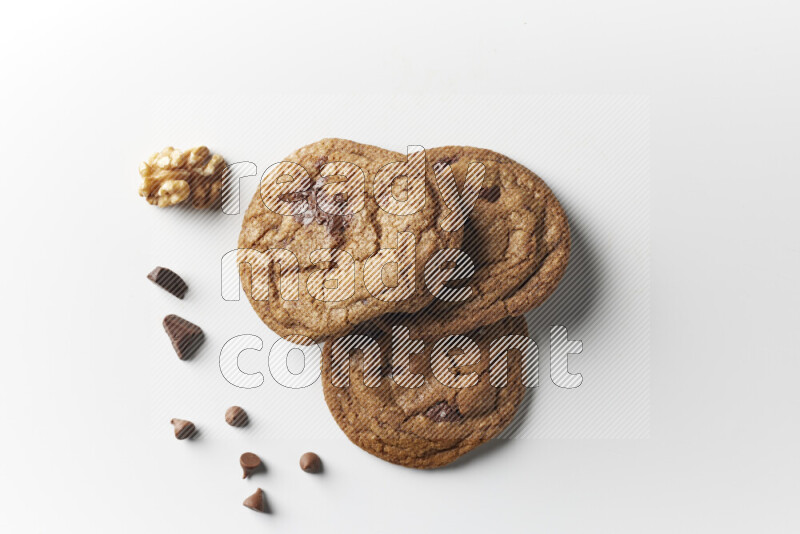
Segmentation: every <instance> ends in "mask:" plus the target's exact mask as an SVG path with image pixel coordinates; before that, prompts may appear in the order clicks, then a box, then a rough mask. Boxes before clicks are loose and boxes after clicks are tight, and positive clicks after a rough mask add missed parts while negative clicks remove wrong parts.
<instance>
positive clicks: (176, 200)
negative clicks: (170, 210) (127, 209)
mask: <svg viewBox="0 0 800 534" xmlns="http://www.w3.org/2000/svg"><path fill="white" fill-rule="evenodd" d="M226 168H227V165H226V164H225V160H224V159H222V156H220V155H218V154H214V155H212V154H211V151H209V150H208V148H207V147H204V146H199V147H196V148H192V149H189V150H186V151H180V150H177V149H175V148H172V147H171V146H170V147H167V148H165V149H164V150H162V151H161V152H156V153H155V154H153V155H152V156H150V159H148V160H147V161H144V162H142V164H141V165H140V166H139V175H141V177H142V185H141V186H140V187H139V195H140V196H143V197H145V199H146V200H147V202H149V203H150V204H155V205H156V206H158V207H159V208H165V207H167V206H172V205H174V204H180V203H181V202H183V201H185V200H187V199H190V202H191V203H192V206H194V207H195V208H197V209H202V208H212V207H214V206H216V204H217V203H218V202H219V197H220V191H221V190H222V181H223V178H224V174H225V169H226Z"/></svg>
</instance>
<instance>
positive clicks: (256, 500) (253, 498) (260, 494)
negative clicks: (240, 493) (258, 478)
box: [242, 488, 269, 513]
mask: <svg viewBox="0 0 800 534" xmlns="http://www.w3.org/2000/svg"><path fill="white" fill-rule="evenodd" d="M242 504H243V505H245V506H246V507H248V508H250V509H251V510H255V511H256V512H263V513H266V512H268V511H269V507H268V506H267V500H266V499H265V498H264V490H262V489H261V488H258V489H257V490H256V492H255V493H253V494H252V495H250V496H249V497H248V498H246V499H245V500H244V502H242Z"/></svg>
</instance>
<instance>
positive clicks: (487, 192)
mask: <svg viewBox="0 0 800 534" xmlns="http://www.w3.org/2000/svg"><path fill="white" fill-rule="evenodd" d="M478 196H480V197H481V198H482V199H484V200H488V201H489V202H492V203H494V202H497V201H498V200H499V199H500V186H498V185H493V186H492V187H490V188H488V189H487V188H485V187H484V188H483V189H481V192H480V193H479V195H478Z"/></svg>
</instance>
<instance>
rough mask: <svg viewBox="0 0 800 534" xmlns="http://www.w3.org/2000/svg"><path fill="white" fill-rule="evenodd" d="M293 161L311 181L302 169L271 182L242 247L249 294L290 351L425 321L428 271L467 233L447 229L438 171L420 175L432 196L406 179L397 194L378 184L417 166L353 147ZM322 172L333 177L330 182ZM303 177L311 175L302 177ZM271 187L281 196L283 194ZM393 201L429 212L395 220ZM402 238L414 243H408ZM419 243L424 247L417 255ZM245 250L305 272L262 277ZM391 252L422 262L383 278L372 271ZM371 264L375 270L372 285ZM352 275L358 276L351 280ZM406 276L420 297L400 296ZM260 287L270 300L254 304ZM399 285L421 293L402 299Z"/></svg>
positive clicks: (288, 168) (272, 268) (282, 170)
mask: <svg viewBox="0 0 800 534" xmlns="http://www.w3.org/2000/svg"><path fill="white" fill-rule="evenodd" d="M283 161H284V162H293V163H295V164H299V165H300V166H302V169H304V171H302V169H301V170H300V171H298V169H299V167H297V166H296V165H292V164H285V163H280V164H277V165H276V167H274V168H273V170H272V171H269V170H268V171H267V172H266V173H265V174H266V176H265V179H264V180H262V183H261V187H260V188H259V191H257V192H256V194H255V196H254V197H253V199H252V201H251V202H250V206H249V207H248V209H247V211H246V212H245V214H244V220H243V222H242V229H241V233H240V235H239V243H238V247H239V249H240V253H239V260H240V274H241V279H242V287H243V289H244V291H245V293H246V294H247V296H248V298H249V300H250V303H251V305H252V306H253V309H254V310H255V311H256V313H257V314H258V316H259V317H260V318H261V319H262V320H263V321H264V323H266V324H267V326H269V327H270V328H271V329H272V330H273V331H274V332H276V333H277V334H278V335H280V336H282V337H284V338H286V339H288V340H290V341H294V342H297V343H301V344H308V343H310V342H311V341H317V342H319V341H323V340H325V339H327V338H329V337H332V336H336V335H340V334H343V333H345V332H347V331H348V330H350V329H351V328H352V327H353V326H354V325H356V324H358V323H361V322H364V321H367V320H370V319H372V318H374V317H377V316H379V315H382V314H386V313H391V312H415V311H417V310H419V309H420V308H422V307H423V306H425V305H427V304H429V303H430V302H431V300H432V299H433V296H432V295H431V294H430V293H429V292H428V291H426V290H425V287H424V281H423V276H424V266H425V264H426V262H427V261H428V259H429V258H430V257H431V256H432V255H433V254H434V253H435V252H436V251H438V250H439V249H442V248H450V247H458V246H459V245H460V243H461V238H462V234H463V231H462V230H456V231H446V230H444V229H443V228H442V224H441V222H442V220H443V218H444V217H445V216H446V212H445V210H444V209H443V204H442V202H441V199H440V196H439V195H438V193H437V192H436V190H435V189H434V188H433V187H432V184H433V181H432V176H430V174H431V172H432V171H431V168H430V167H429V166H428V167H427V168H426V167H423V166H422V164H421V163H420V164H419V166H418V167H417V168H418V169H419V170H420V171H424V172H425V173H426V180H425V184H424V189H421V188H419V186H417V187H416V188H415V187H411V186H410V182H411V180H409V179H408V178H407V177H406V178H402V177H401V176H400V175H398V178H397V179H395V180H394V181H393V182H392V183H391V185H390V186H389V187H378V186H377V183H376V180H375V177H376V174H377V173H378V172H379V171H380V170H381V169H382V168H383V167H384V166H386V165H387V164H390V163H394V162H401V164H402V163H406V162H407V161H410V160H409V158H408V157H407V156H406V155H405V154H401V153H398V152H392V151H389V150H384V149H382V148H378V147H374V146H369V145H363V144H360V143H355V142H353V141H347V140H344V139H323V140H322V141H318V142H316V143H313V144H310V145H308V146H305V147H303V148H301V149H299V150H297V151H296V152H294V153H293V154H291V155H289V156H288V157H287V158H285V159H284V160H283ZM342 162H344V163H342ZM347 164H352V165H349V166H348V165H347ZM278 165H279V166H278ZM353 165H355V166H357V167H353ZM354 168H355V169H356V170H355V171H354V170H353V169H354ZM393 168H394V167H393ZM276 169H277V170H276ZM323 169H325V170H324V171H323ZM358 169H360V170H358ZM321 171H323V174H324V175H325V176H326V177H324V178H323V176H322V175H321V174H320V172H321ZM361 171H363V174H362V173H361ZM298 172H299V173H300V174H298ZM303 172H305V173H307V174H305V175H304V176H301V175H302V173H303ZM270 173H272V175H270ZM286 173H294V174H292V175H291V176H288V175H287V174H286ZM348 173H349V174H348ZM272 178H274V180H272ZM287 182H288V185H286V183H287ZM276 184H283V185H276ZM337 184H338V185H337ZM269 187H278V190H277V193H276V190H274V189H272V190H270V189H269ZM332 187H338V188H339V189H331V188H332ZM413 191H418V192H421V193H422V192H424V196H423V195H422V194H419V195H416V196H415V197H412V192H413ZM262 193H263V194H264V195H265V196H264V197H262ZM278 193H280V194H278ZM270 195H273V196H274V198H273V197H270ZM264 198H267V199H268V200H269V199H270V198H272V200H275V199H278V200H280V201H281V203H282V204H280V205H277V204H275V205H272V207H274V208H275V209H268V208H267V206H266V205H265V201H264ZM359 198H360V199H361V200H360V201H359V200H358V199H359ZM392 199H394V200H397V201H401V200H415V203H414V206H417V207H418V208H419V209H417V211H415V212H413V213H402V214H396V213H398V212H400V210H399V209H392V210H391V211H394V213H390V211H387V209H384V208H385V207H386V205H387V204H386V202H388V201H392ZM348 201H349V202H350V204H349V205H347V204H346V203H347V202H348ZM379 201H381V202H379ZM406 205H409V203H407V204H406ZM287 209H288V210H289V211H286V210H287ZM279 211H280V212H281V213H279ZM409 211H412V210H409ZM401 235H402V236H405V237H404V238H403V239H404V241H402V243H401V240H400V237H399V236H401ZM409 235H412V236H413V239H414V242H413V246H414V247H415V255H414V250H412V249H411V248H410V241H409V240H408V236H409ZM242 249H252V250H256V251H259V252H264V251H268V250H270V249H284V250H288V251H290V252H291V253H293V254H294V255H295V257H296V261H297V265H288V267H287V266H285V265H282V264H279V263H278V262H277V261H271V260H270V261H269V262H268V263H267V264H266V266H265V265H262V266H260V267H254V266H253V262H252V261H245V260H247V259H252V256H248V255H249V254H252V253H251V252H244V251H243V250H242ZM323 249H334V250H335V251H337V253H341V254H340V255H339V256H332V255H331V254H332V253H327V252H325V251H324V250H323ZM387 249H398V250H403V251H405V252H408V251H409V250H410V251H411V254H412V255H411V256H407V257H411V258H413V260H412V261H408V262H405V263H404V264H403V265H404V267H395V268H394V270H392V268H391V267H387V268H386V269H383V270H378V271H377V273H376V270H375V268H374V266H375V265H376V264H377V262H376V261H375V260H371V262H369V263H368V259H369V258H370V257H372V256H373V255H375V254H376V253H377V252H378V251H380V250H384V251H385V250H387ZM344 253H346V254H344ZM381 254H383V253H381ZM366 263H368V265H371V266H372V267H370V268H371V269H372V270H371V271H370V270H368V271H367V273H368V275H367V276H365V270H364V269H365V264H366ZM345 266H349V267H352V269H353V270H352V271H350V270H348V271H343V270H342V269H344V267H345ZM284 267H285V269H284ZM410 267H413V270H412V269H410ZM282 269H284V272H283V275H281V272H282ZM336 269H339V270H338V271H337V270H336ZM401 271H402V272H401ZM343 272H344V273H345V274H344V275H342V273H343ZM370 273H371V274H370ZM251 274H252V279H251V276H250V275H251ZM279 275H281V276H279ZM292 275H294V276H296V277H298V278H299V292H298V293H297V294H296V295H294V296H295V297H297V298H294V299H292V297H293V295H291V293H289V294H288V296H287V295H286V294H284V293H283V291H285V286H284V283H285V281H286V280H287V279H288V280H289V282H291V276H292ZM334 275H335V276H334ZM401 276H404V277H406V278H404V279H406V280H410V279H411V278H413V280H414V284H413V287H412V286H411V284H408V285H402V286H398V282H399V280H400V278H401ZM326 277H330V278H335V280H327V279H326ZM253 280H256V281H258V284H259V285H257V286H256V288H260V289H259V291H261V293H259V294H258V295H257V296H259V297H261V298H260V299H257V298H254V294H253V291H251V289H253V283H252V282H253ZM376 280H381V281H383V282H384V283H382V284H378V286H379V289H376V287H378V286H376ZM291 285H292V286H296V284H291ZM392 285H394V286H398V287H411V290H410V291H408V292H405V293H403V294H402V295H399V293H397V291H398V290H397V289H393V288H392V287H391V286H392ZM393 291H394V293H393ZM265 293H266V298H264V295H265ZM398 295H399V297H402V298H399V297H398Z"/></svg>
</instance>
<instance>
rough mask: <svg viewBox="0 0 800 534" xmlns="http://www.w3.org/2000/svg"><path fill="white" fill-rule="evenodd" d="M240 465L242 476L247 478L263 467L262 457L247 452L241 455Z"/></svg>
mask: <svg viewBox="0 0 800 534" xmlns="http://www.w3.org/2000/svg"><path fill="white" fill-rule="evenodd" d="M239 465H240V466H242V471H243V473H242V478H247V477H249V476H250V475H252V474H253V473H255V472H256V471H257V470H258V469H259V468H260V467H261V458H259V457H258V455H257V454H253V453H252V452H246V453H244V454H242V455H241V456H240V457H239Z"/></svg>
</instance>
